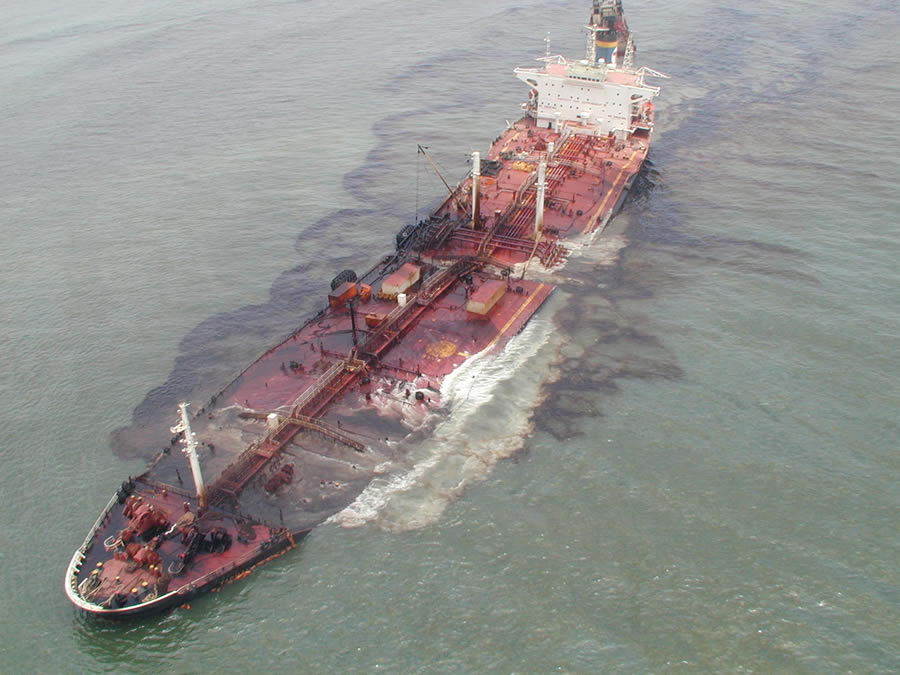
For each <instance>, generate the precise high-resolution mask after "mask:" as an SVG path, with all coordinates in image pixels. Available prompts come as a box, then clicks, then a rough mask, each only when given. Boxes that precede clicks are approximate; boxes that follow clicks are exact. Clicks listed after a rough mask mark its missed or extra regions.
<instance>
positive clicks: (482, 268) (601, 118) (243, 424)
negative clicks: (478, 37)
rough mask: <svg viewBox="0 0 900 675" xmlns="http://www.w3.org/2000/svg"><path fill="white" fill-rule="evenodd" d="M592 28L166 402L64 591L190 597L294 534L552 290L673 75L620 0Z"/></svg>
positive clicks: (323, 513)
mask: <svg viewBox="0 0 900 675" xmlns="http://www.w3.org/2000/svg"><path fill="white" fill-rule="evenodd" d="M585 28H586V32H587V48H586V52H585V54H584V56H583V58H580V59H577V60H568V59H566V58H563V57H562V56H558V55H551V54H550V49H549V41H548V46H547V50H546V54H545V55H544V56H543V57H541V58H540V59H538V60H539V62H542V63H541V64H540V65H539V66H538V67H534V68H516V69H515V70H514V73H515V75H516V77H517V78H518V79H520V80H521V81H522V82H523V83H524V84H525V85H527V87H528V98H527V100H526V102H525V103H523V104H522V108H523V110H524V114H523V116H522V117H521V119H519V120H518V121H517V122H515V123H514V124H507V128H506V129H505V130H504V131H503V132H502V133H501V134H500V135H499V136H498V137H497V138H496V139H494V141H493V143H492V144H491V146H490V149H489V150H488V151H487V153H485V154H484V155H482V154H481V153H478V152H475V153H473V154H472V169H471V172H470V174H469V175H467V176H466V177H465V178H464V179H463V180H462V181H460V183H459V184H458V185H456V187H454V188H451V187H450V186H449V185H448V192H449V194H448V196H447V198H446V199H445V200H444V201H443V202H442V203H441V204H440V205H439V206H438V207H437V208H436V209H435V210H434V211H433V212H432V213H431V214H430V215H429V216H428V217H427V218H424V219H422V220H420V221H418V222H415V223H411V224H408V225H406V226H405V227H403V228H402V229H401V230H400V231H399V232H398V233H397V235H396V242H395V248H394V250H393V251H392V252H391V253H390V254H388V255H385V256H384V257H383V258H381V259H380V260H379V261H378V262H377V263H375V264H374V265H373V266H372V267H371V268H370V269H368V270H367V271H364V272H362V273H359V274H357V273H356V271H353V270H344V271H343V272H340V273H339V274H337V276H335V277H334V279H333V280H332V281H331V284H330V288H327V287H326V288H323V290H322V299H323V305H324V308H323V309H322V310H321V311H320V312H318V313H317V314H316V315H315V316H313V317H312V318H310V319H309V320H308V321H306V322H305V323H304V324H303V325H302V326H300V327H298V328H297V329H296V330H294V331H293V332H292V333H291V334H290V335H289V336H288V337H287V339H285V340H284V341H283V342H281V343H280V344H278V345H275V346H274V347H272V348H270V349H269V350H268V351H266V352H265V353H264V354H263V355H262V356H260V357H259V358H258V359H257V360H256V361H254V362H253V363H252V364H250V365H249V366H248V367H247V368H246V369H245V370H244V371H243V372H242V373H240V375H238V376H237V377H236V378H235V379H234V380H233V381H232V382H230V383H228V385H227V386H225V388H224V389H222V390H221V391H219V392H218V393H217V394H216V395H214V396H213V397H212V398H211V399H210V400H209V401H207V402H204V403H202V404H200V403H196V402H195V403H193V404H192V405H190V406H189V405H188V404H187V403H182V404H181V405H180V406H179V407H178V411H177V414H175V411H173V422H175V425H174V426H173V427H171V431H169V432H167V433H166V434H165V438H166V444H165V445H164V447H162V448H161V449H160V450H159V451H158V453H157V454H156V456H155V458H154V459H153V460H152V461H151V462H150V464H149V466H148V469H147V471H146V472H145V473H143V474H141V475H140V476H136V477H129V478H128V479H127V480H126V481H124V482H123V483H122V484H121V485H120V486H119V488H118V489H117V490H116V492H115V494H113V495H112V497H111V498H110V499H109V501H108V503H107V504H106V505H105V506H104V507H103V509H102V511H101V512H100V515H99V517H98V518H97V519H96V521H95V522H94V523H93V525H92V526H91V527H90V529H89V531H88V534H87V537H86V538H85V540H84V542H83V543H82V544H81V545H80V546H79V547H78V549H77V550H76V551H75V553H74V555H73V556H72V559H71V562H70V563H69V565H68V568H67V569H66V573H65V580H64V586H65V592H66V595H67V596H68V598H69V599H70V600H71V601H72V602H73V603H74V604H75V606H76V607H78V608H80V609H81V610H84V611H85V612H87V613H90V614H93V615H97V616H102V617H108V618H124V617H134V616H136V615H142V614H148V613H151V612H155V611H160V610H162V609H165V608H169V607H172V606H178V605H182V604H184V603H185V602H186V601H188V600H189V599H190V598H192V597H193V596H195V595H197V594H199V593H203V592H206V591H209V590H212V589H215V588H217V587H218V586H221V585H222V584H224V583H227V582H230V581H234V580H236V579H238V578H241V577H242V576H244V575H246V574H249V573H250V571H251V570H252V569H253V568H254V567H255V566H257V565H259V564H261V563H264V562H265V561H267V560H270V559H272V558H273V557H276V556H279V555H281V554H283V553H285V552H286V551H288V550H289V549H291V548H293V547H295V546H297V544H298V542H299V541H300V540H301V539H302V538H303V537H304V536H305V535H307V534H308V533H309V532H310V531H311V530H312V528H314V527H315V526H316V525H318V524H320V523H322V522H324V521H325V520H327V519H328V518H329V517H331V516H332V515H334V514H336V513H338V512H340V511H341V510H343V509H345V508H346V507H347V506H348V505H350V504H351V503H352V502H353V501H354V500H355V499H356V498H357V497H358V496H359V495H360V493H362V491H363V490H364V489H365V487H366V486H367V485H368V484H369V483H370V482H371V481H372V480H373V479H374V478H375V477H376V476H378V475H381V474H382V473H384V471H385V470H386V469H385V467H387V466H390V463H391V462H392V460H395V459H397V458H398V456H400V455H401V454H402V453H403V452H404V451H405V448H408V447H409V445H410V444H411V443H414V442H415V434H413V433H411V432H410V429H414V428H416V427H417V421H420V420H421V419H422V418H423V417H424V416H427V415H428V414H429V413H430V412H432V411H441V410H446V404H447V401H444V400H443V397H442V387H441V385H442V382H443V381H444V378H445V377H446V376H447V375H449V374H450V373H452V372H453V371H454V370H455V369H456V368H458V367H459V366H460V365H462V364H463V363H465V362H466V361H468V360H470V359H473V358H476V357H477V358H490V357H491V355H496V354H497V353H498V352H499V351H500V350H503V349H504V347H505V345H506V344H507V343H508V341H509V340H510V339H511V338H512V337H513V336H515V335H516V334H517V333H518V332H519V331H520V330H522V328H523V326H524V325H525V323H526V322H527V321H528V320H529V318H530V317H531V316H533V315H534V313H535V312H537V311H538V309H539V308H540V307H541V305H542V303H543V302H544V301H545V300H546V299H547V297H548V296H549V295H550V293H551V292H552V291H553V285H552V283H551V282H548V281H546V279H549V278H552V274H549V273H548V271H552V269H554V268H557V267H559V266H561V265H563V264H564V262H565V258H566V254H567V252H568V250H570V249H569V247H571V246H573V245H583V244H586V243H589V242H590V241H591V240H592V238H593V237H595V236H597V235H598V234H599V233H601V232H602V231H603V229H604V227H605V226H606V224H607V223H608V222H609V220H610V218H612V217H613V215H614V214H615V213H616V212H617V210H618V209H619V208H620V206H621V205H622V203H623V201H624V200H625V198H626V196H627V194H628V191H629V189H630V188H631V186H632V184H633V183H634V181H635V179H636V177H637V176H638V173H639V171H640V169H641V167H642V165H643V163H644V161H645V159H646V157H647V153H648V151H649V149H650V139H651V135H652V132H653V125H654V109H653V101H654V99H655V97H656V96H657V95H658V94H659V88H658V87H653V86H650V85H648V84H647V83H646V82H645V80H646V78H648V77H665V76H664V75H662V74H661V73H658V72H656V71H653V70H650V69H648V68H646V67H641V68H638V67H636V66H635V64H634V54H635V50H634V43H633V40H632V38H631V34H630V32H629V29H628V25H627V23H626V21H625V16H624V14H623V11H622V5H621V2H620V0H593V3H592V6H591V11H590V18H589V21H588V23H587V25H586V26H585ZM419 151H420V152H422V153H425V148H421V147H420V148H419ZM426 156H427V155H426ZM541 279H545V280H541Z"/></svg>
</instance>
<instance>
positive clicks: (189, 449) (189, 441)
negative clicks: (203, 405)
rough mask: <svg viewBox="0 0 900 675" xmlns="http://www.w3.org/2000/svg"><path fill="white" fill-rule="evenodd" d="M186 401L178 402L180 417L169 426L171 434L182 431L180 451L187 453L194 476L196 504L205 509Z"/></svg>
mask: <svg viewBox="0 0 900 675" xmlns="http://www.w3.org/2000/svg"><path fill="white" fill-rule="evenodd" d="M187 406H188V404H187V403H179V404H178V412H179V413H180V415H181V419H180V420H179V421H178V424H176V425H175V426H174V427H172V428H171V431H172V433H173V434H177V433H181V432H183V433H184V436H183V438H182V442H183V443H184V447H183V448H182V449H181V451H182V452H183V453H184V454H185V455H187V458H188V463H189V464H190V466H191V474H192V475H193V476H194V487H195V489H196V490H197V506H198V507H199V508H200V509H205V508H206V506H207V503H208V500H207V496H206V483H205V482H204V481H203V473H202V472H201V471H200V457H199V456H198V455H197V438H196V436H195V434H194V432H193V431H192V430H191V420H190V416H189V415H188V411H187Z"/></svg>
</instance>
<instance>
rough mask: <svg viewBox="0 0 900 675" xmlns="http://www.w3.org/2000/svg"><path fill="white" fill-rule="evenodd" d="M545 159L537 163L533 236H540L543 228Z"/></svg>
mask: <svg viewBox="0 0 900 675" xmlns="http://www.w3.org/2000/svg"><path fill="white" fill-rule="evenodd" d="M546 174H547V160H545V159H542V160H541V163H540V164H538V175H537V196H536V200H535V205H534V238H535V239H537V238H538V237H540V236H541V232H542V231H543V229H544V192H545V191H546V189H547V176H546Z"/></svg>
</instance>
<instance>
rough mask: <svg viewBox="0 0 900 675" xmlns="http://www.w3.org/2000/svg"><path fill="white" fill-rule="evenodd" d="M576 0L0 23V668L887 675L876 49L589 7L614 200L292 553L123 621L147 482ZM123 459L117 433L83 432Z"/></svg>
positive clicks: (881, 50) (416, 188) (896, 28)
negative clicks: (621, 109) (134, 518)
mask: <svg viewBox="0 0 900 675" xmlns="http://www.w3.org/2000/svg"><path fill="white" fill-rule="evenodd" d="M589 5H590V3H589V2H587V1H586V0H584V1H582V0H566V1H562V0H491V1H490V2H484V1H483V0H478V1H476V0H453V2H434V1H427V0H426V1H423V0H416V1H413V0H391V1H389V2H388V1H382V0H365V1H364V0H345V1H343V2H325V1H324V0H297V1H290V2H287V1H285V2H278V1H270V2H251V1H249V0H216V1H215V2H213V1H212V0H195V1H194V2H189V3H186V2H175V1H173V0H155V1H153V2H149V1H147V0H133V1H132V2H128V3H122V2H111V1H109V0H99V1H98V2H90V3H89V2H85V1H84V0H66V1H65V2H63V1H62V0H35V1H34V2H12V1H11V0H0V11H2V16H3V27H2V30H0V233H2V239H0V289H2V293H0V354H2V364H0V411H2V412H0V457H2V464H0V467H2V470H0V495H2V508H0V598H2V604H0V606H2V609H0V635H2V640H0V672H2V673H19V672H22V673H25V672H27V673H85V672H129V673H130V672H134V673H160V672H174V673H195V672H226V673H231V672H258V671H260V670H267V671H269V672H285V673H298V672H303V673H307V672H308V673H319V672H321V673H334V672H373V671H383V672H403V673H431V672H447V673H481V672H503V673H512V672H516V673H532V672H534V673H547V672H584V673H594V672H637V673H645V672H654V673H655V672H711V671H718V672H757V673H772V672H791V673H794V672H801V673H802V672H815V673H819V672H856V673H890V672H898V671H900V629H898V625H900V531H898V530H900V528H898V523H900V455H898V445H900V423H898V418H900V416H898V408H900V385H898V379H900V359H898V356H900V231H898V224H900V190H898V180H900V113H898V110H900V46H898V44H900V43H898V41H897V35H898V34H900V12H898V11H897V5H896V2H895V1H894V0H859V1H857V2H853V3H848V2H840V1H838V0H818V1H817V2H809V1H806V0H759V1H757V2H737V1H736V0H717V1H713V0H680V1H679V2H661V1H659V0H626V3H625V5H626V11H627V13H628V18H629V21H630V24H631V27H632V29H633V30H634V32H635V37H636V41H637V44H638V53H637V56H638V61H639V62H640V63H642V64H646V65H649V66H651V67H653V68H656V69H658V70H660V71H663V72H665V73H667V74H669V75H671V76H672V79H670V80H661V81H659V82H658V83H659V84H661V85H662V86H663V87H664V89H663V93H662V96H661V97H660V98H659V100H658V105H657V110H658V129H657V133H656V135H655V139H654V148H653V151H652V160H653V163H654V166H653V171H652V172H651V173H650V175H649V178H650V180H649V181H644V182H642V184H641V189H640V190H638V194H636V195H635V197H634V199H632V200H631V201H630V203H629V204H628V205H627V207H626V209H625V210H624V211H623V213H622V214H621V215H620V216H619V218H618V219H617V220H616V221H614V223H613V225H611V226H610V228H609V229H608V230H607V232H606V233H605V234H604V235H603V236H601V237H599V238H598V239H597V240H596V241H595V242H593V245H592V246H589V247H579V248H578V249H577V250H575V251H573V253H572V256H571V259H570V262H569V264H568V266H567V267H566V268H565V269H564V270H562V271H561V272H558V273H557V280H558V282H559V289H558V291H557V292H556V293H555V294H554V296H553V297H552V299H551V301H550V302H549V303H548V304H547V305H546V306H545V307H544V308H543V309H542V310H541V312H540V313H539V314H538V315H537V316H536V317H535V318H534V320H533V321H532V322H531V324H529V327H528V328H527V329H526V331H524V332H523V333H522V334H521V335H520V336H519V338H518V339H517V340H516V341H515V342H514V343H513V344H512V346H511V349H510V350H509V352H508V353H507V354H505V355H504V356H503V359H502V360H501V361H496V362H493V363H490V362H488V363H481V364H476V365H477V367H476V368H475V369H474V370H473V371H471V372H466V373H464V374H463V375H461V376H460V378H458V380H457V381H456V382H454V383H451V385H452V386H451V388H452V392H453V399H452V405H453V406H454V415H452V416H451V418H450V420H449V421H448V422H447V423H445V424H443V425H441V426H440V427H439V428H438V429H437V430H436V431H435V433H434V434H433V436H432V437H430V438H429V439H428V440H427V441H425V442H423V443H422V445H421V447H420V448H419V449H418V451H417V452H416V453H414V454H413V457H412V458H411V460H410V464H409V466H408V467H405V468H404V469H403V470H402V471H398V472H396V473H394V474H392V475H389V476H386V477H385V478H384V479H383V480H381V481H379V482H378V483H376V484H374V485H373V486H372V488H371V489H370V490H367V492H366V493H365V494H364V499H362V500H361V501H360V502H359V503H357V504H355V505H354V507H352V508H351V510H349V511H348V512H346V513H344V514H342V515H341V516H340V517H338V518H336V519H335V520H334V521H333V522H330V523H328V524H326V525H324V526H322V527H320V528H319V529H317V530H316V531H314V532H313V534H312V535H311V536H310V537H309V538H307V539H306V540H305V541H304V543H303V544H302V546H300V547H299V548H298V549H297V550H295V551H293V552H291V553H290V554H288V555H285V556H282V557H281V558H279V559H278V560H276V561H274V562H272V563H271V564H268V565H266V566H264V567H262V568H260V569H258V570H257V571H255V572H254V573H253V574H252V575H250V576H249V577H248V578H247V579H245V580H243V581H241V582H240V583H236V584H232V585H230V586H227V587H225V588H224V589H223V590H222V591H221V592H220V593H217V594H212V595H208V596H206V597H204V598H201V599H198V600H196V601H194V602H192V603H191V606H190V607H189V608H188V607H184V608H180V609H177V610H175V611H173V612H171V613H169V614H167V615H164V616H161V617H156V618H152V619H149V620H146V621H139V622H135V623H130V624H124V625H110V624H105V623H98V622H96V621H93V620H90V619H88V618H86V617H84V616H81V615H79V614H78V613H77V612H76V610H75V609H74V608H73V607H71V606H70V604H69V603H68V601H67V599H66V597H65V595H64V593H63V575H64V572H65V569H66V565H67V563H68V561H69V558H70V556H71V554H72V552H73V551H74V550H75V548H76V547H77V546H78V545H79V544H80V543H81V541H82V539H83V537H84V535H85V534H86V532H87V530H88V528H89V526H90V525H91V523H92V522H93V520H94V518H95V517H96V515H97V514H98V512H99V510H100V509H101V508H102V507H103V505H104V504H105V503H106V501H107V499H108V498H109V496H110V495H111V493H112V491H113V490H114V489H115V486H116V485H117V484H118V483H119V482H120V481H121V480H122V479H123V478H124V477H125V476H127V475H129V474H135V473H139V472H140V471H141V470H142V469H143V467H144V465H145V462H146V461H147V459H148V458H149V456H150V454H151V453H152V450H150V449H146V448H141V447H139V444H136V443H131V444H129V442H128V440H129V438H132V435H131V434H129V433H127V431H128V429H139V428H140V427H141V425H142V424H143V423H144V422H145V420H148V419H152V418H156V417H159V416H160V415H162V416H163V417H165V416H166V414H167V411H171V412H172V413H173V414H174V405H175V403H176V402H177V401H179V400H181V399H187V400H194V399H196V400H204V399H202V398H200V396H201V394H202V395H205V394H206V393H207V392H210V391H214V390H215V389H216V388H218V387H219V386H221V385H223V384H224V383H226V382H227V381H228V380H229V379H230V377H231V376H232V375H233V374H235V373H237V372H238V371H240V370H241V368H242V367H243V366H244V365H246V364H247V363H248V362H250V361H251V360H253V359H254V358H255V357H256V356H257V355H258V354H259V353H261V352H262V351H263V350H264V349H265V348H267V347H268V346H270V345H271V344H273V343H275V342H277V341H278V340H279V338H281V337H282V336H283V335H285V334H286V333H288V332H289V331H290V330H291V329H292V328H294V327H295V326H297V325H298V324H300V323H301V322H302V321H303V320H304V318H306V317H308V316H309V315H310V314H311V313H313V312H314V311H316V310H317V309H318V308H319V306H320V305H321V304H322V303H323V301H324V299H325V294H326V292H327V289H328V282H329V280H330V279H331V278H332V276H334V274H335V273H336V272H337V271H339V270H342V269H345V268H347V267H355V268H358V269H363V268H365V267H367V266H368V265H370V264H371V263H373V262H374V261H375V260H376V259H377V257H378V256H379V255H380V254H382V253H383V252H386V251H387V250H389V249H390V247H391V245H392V242H393V235H394V233H395V232H396V231H397V230H399V229H400V228H401V227H402V226H403V225H404V224H406V223H407V222H410V221H411V220H412V219H413V218H415V217H416V214H417V213H418V214H419V215H420V217H421V215H422V214H424V213H427V210H428V208H430V207H433V206H434V205H435V204H436V203H437V202H438V201H439V200H440V199H441V198H442V196H443V191H444V188H443V186H442V185H441V183H440V181H439V179H438V178H437V177H436V176H435V175H434V173H433V172H432V171H431V169H430V168H429V167H428V165H427V164H425V163H424V162H423V161H422V158H421V156H417V154H416V144H417V143H421V144H423V145H426V146H428V148H429V152H430V153H431V155H432V156H433V158H434V159H435V161H436V162H437V163H438V165H439V166H440V168H441V172H442V173H443V174H444V175H445V176H446V177H447V179H448V180H449V181H450V182H451V183H454V182H456V181H457V180H459V179H460V178H462V177H463V176H464V174H465V172H466V171H467V168H468V165H467V158H468V155H469V153H470V152H471V151H472V150H481V151H482V152H483V151H485V150H486V149H487V148H488V146H489V143H490V141H491V139H493V138H494V137H495V136H496V135H497V134H498V133H499V132H500V131H501V130H502V129H503V128H504V124H505V121H506V120H509V121H512V120H515V119H516V118H517V117H518V116H519V115H520V114H521V111H520V108H519V105H520V103H521V102H522V101H523V100H524V99H525V94H526V92H525V89H524V87H523V85H522V84H521V83H520V82H518V81H517V80H516V79H515V78H514V77H513V75H512V68H513V67H515V66H517V65H526V66H527V65H529V64H534V63H535V62H534V58H536V57H539V56H541V55H543V53H544V50H545V42H544V38H545V35H546V34H547V33H548V32H549V34H550V38H551V43H550V49H551V51H552V52H553V53H563V54H566V55H569V56H571V57H575V58H578V57H580V55H581V54H583V50H584V35H583V33H581V32H580V28H581V26H582V25H583V24H584V23H585V22H586V20H587V16H588V9H589ZM123 428H124V429H125V432H122V431H119V432H117V431H116V430H120V429H123Z"/></svg>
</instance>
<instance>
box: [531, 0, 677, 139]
mask: <svg viewBox="0 0 900 675" xmlns="http://www.w3.org/2000/svg"><path fill="white" fill-rule="evenodd" d="M585 28H586V29H587V31H588V49H587V57H588V58H585V59H582V60H579V61H568V60H566V59H565V58H563V57H562V56H549V55H548V56H544V57H542V58H541V59H539V60H541V61H543V62H544V67H543V68H516V69H515V71H514V72H515V74H516V77H518V78H519V79H520V80H522V81H523V82H525V83H526V84H527V85H528V86H529V87H531V92H530V96H529V99H528V102H527V103H526V104H525V105H524V108H525V110H526V111H527V112H528V114H529V115H530V116H531V117H534V118H535V120H536V122H537V126H539V127H547V128H550V129H553V130H555V131H560V130H561V128H560V127H561V126H570V127H574V131H576V132H581V133H590V134H594V135H598V136H606V135H608V134H615V135H616V136H617V137H620V138H624V137H627V136H630V135H631V134H633V133H635V132H637V131H643V132H645V133H649V132H650V131H651V130H652V128H653V99H654V97H655V96H656V95H657V94H659V87H651V86H649V85H647V84H645V82H644V77H645V76H653V77H667V76H666V75H663V74H662V73H658V72H656V71H654V70H650V69H649V68H638V69H635V68H634V67H633V65H632V61H633V58H632V56H633V49H634V48H633V45H632V42H631V36H630V34H629V33H628V28H627V24H625V21H624V17H623V16H622V15H621V4H620V3H617V2H614V0H602V1H597V0H595V2H594V8H593V12H592V15H591V23H590V24H589V25H587V26H585ZM548 46H549V45H548ZM617 50H620V51H621V53H622V56H623V58H621V65H617V61H618V60H619V59H618V58H617V53H618V51H617Z"/></svg>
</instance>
